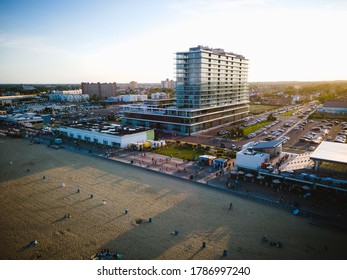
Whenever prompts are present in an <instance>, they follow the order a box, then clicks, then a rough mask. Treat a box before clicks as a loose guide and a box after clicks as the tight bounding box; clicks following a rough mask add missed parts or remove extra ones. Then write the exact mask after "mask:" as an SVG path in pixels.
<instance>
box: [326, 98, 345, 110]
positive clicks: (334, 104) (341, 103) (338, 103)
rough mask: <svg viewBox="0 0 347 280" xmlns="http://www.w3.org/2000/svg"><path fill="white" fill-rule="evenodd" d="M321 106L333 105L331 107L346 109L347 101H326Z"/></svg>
mask: <svg viewBox="0 0 347 280" xmlns="http://www.w3.org/2000/svg"><path fill="white" fill-rule="evenodd" d="M323 107H333V108H345V109H347V101H338V100H333V101H326V102H325V103H324V105H323Z"/></svg>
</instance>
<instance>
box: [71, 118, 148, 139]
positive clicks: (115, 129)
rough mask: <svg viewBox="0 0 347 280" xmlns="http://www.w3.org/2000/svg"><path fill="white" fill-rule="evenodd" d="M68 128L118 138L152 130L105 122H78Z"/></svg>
mask: <svg viewBox="0 0 347 280" xmlns="http://www.w3.org/2000/svg"><path fill="white" fill-rule="evenodd" d="M66 127H70V128H75V129H81V130H89V131H95V132H99V133H105V134H110V135H116V136H123V135H129V134H134V133H139V132H143V131H147V130H150V129H148V128H144V127H138V126H123V125H120V124H117V123H112V122H105V121H100V122H99V121H90V122H78V123H74V124H70V125H67V126H66Z"/></svg>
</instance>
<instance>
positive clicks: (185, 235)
mask: <svg viewBox="0 0 347 280" xmlns="http://www.w3.org/2000/svg"><path fill="white" fill-rule="evenodd" d="M27 169H30V171H29V172H28V170H27ZM0 170H1V173H0V201H1V207H0V240H1V242H0V252H1V259H23V260H24V259H68V260H78V259H90V258H91V256H92V255H93V254H95V253H96V252H97V251H98V250H101V249H103V248H108V249H110V250H111V251H114V252H120V253H122V254H123V255H124V257H123V258H124V259H346V257H347V253H346V252H347V242H346V233H345V232H342V231H337V230H333V229H329V228H321V227H317V226H314V225H311V224H309V221H310V220H309V219H308V218H305V217H298V216H294V215H292V214H291V213H288V212H287V211H285V210H281V209H278V208H273V207H271V206H267V205H263V204H260V203H257V202H253V201H249V200H245V199H241V198H239V197H235V196H233V195H232V194H229V193H226V192H223V191H218V190H214V189H209V188H208V187H202V186H200V185H197V184H194V183H191V182H187V181H182V180H178V179H175V178H171V177H169V176H166V175H163V174H155V173H153V172H149V171H146V170H142V169H139V168H136V167H133V166H128V165H125V164H121V163H117V162H114V161H111V160H107V159H102V158H97V157H95V156H88V155H82V154H79V153H75V152H71V151H68V150H64V149H60V150H56V149H53V148H49V147H47V146H46V145H42V144H31V143H30V142H29V141H28V140H24V139H11V138H8V139H6V140H3V141H1V142H0ZM43 176H45V177H46V178H45V179H42V178H43ZM62 183H64V184H65V186H64V187H61V185H62ZM78 188H79V189H80V193H77V189H78ZM91 194H93V196H94V197H93V198H90V195H91ZM103 200H106V204H103ZM230 202H232V203H233V209H232V210H229V204H230ZM125 209H128V214H124V211H125ZM68 213H69V214H71V216H72V217H71V218H70V219H63V216H64V215H65V214H68ZM149 218H152V223H149V222H148V219H149ZM139 220H142V223H140V224H138V223H137V222H136V221H138V222H139ZM175 229H178V230H179V234H178V235H173V234H172V232H173V231H174V230H175ZM264 235H266V236H267V237H268V238H269V240H273V241H280V242H282V243H283V247H282V248H276V247H274V246H270V245H269V244H268V243H264V242H262V237H263V236H264ZM35 239H36V240H38V245H37V246H35V247H34V248H26V245H27V244H28V243H29V242H30V241H32V240H35ZM204 241H205V242H206V245H207V246H206V248H204V249H202V248H201V245H202V242H204ZM223 250H227V251H228V255H227V256H226V257H223V256H222V255H223Z"/></svg>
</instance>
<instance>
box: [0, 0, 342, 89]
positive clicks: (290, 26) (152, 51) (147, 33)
mask: <svg viewBox="0 0 347 280" xmlns="http://www.w3.org/2000/svg"><path fill="white" fill-rule="evenodd" d="M346 26H347V1H341V0H335V1H334V0H312V1H310V0H306V1H305V0H302V1H295V0H294V1H293V0H292V1H289V0H288V1H287V0H277V1H276V0H190V1H189V0H169V1H159V0H147V1H138V0H128V1H120V0H119V1H118V0H113V1H111V0H99V1H97V0H95V1H92V0H83V1H80V0H70V1H65V0H59V1H58V0H57V1H53V0H44V1H43V0H0V83H80V82H82V81H86V82H96V81H100V82H113V81H114V82H120V83H121V82H129V81H132V80H135V81H138V82H160V81H161V80H164V79H166V78H169V79H174V71H175V68H174V53H175V52H177V51H186V50H188V49H189V47H193V46H197V45H204V46H209V47H215V48H224V49H225V50H226V51H231V52H235V53H239V54H242V55H244V56H246V57H247V58H248V59H249V60H250V69H249V81H283V80H302V81H304V80H338V79H347V67H346V65H347V54H346V50H347V38H346V35H345V33H346V31H345V29H346Z"/></svg>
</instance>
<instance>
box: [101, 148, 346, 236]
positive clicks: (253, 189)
mask: <svg viewBox="0 0 347 280" xmlns="http://www.w3.org/2000/svg"><path fill="white" fill-rule="evenodd" d="M98 156H102V157H105V155H101V154H99V155H98ZM108 159H110V160H115V161H118V162H122V163H125V164H132V165H134V166H136V167H138V168H145V169H147V170H150V171H152V172H160V173H163V174H166V175H169V176H174V177H176V178H178V179H185V180H189V181H191V182H195V183H197V184H200V185H202V186H205V187H212V188H215V189H218V190H222V191H226V192H229V193H232V194H233V195H237V196H240V197H243V198H247V199H251V200H254V201H258V202H261V203H265V204H268V205H271V206H274V207H278V208H282V209H285V210H287V211H290V212H292V211H293V210H294V209H297V208H299V209H300V212H301V214H303V215H305V216H309V217H311V218H314V219H318V218H319V219H324V220H326V219H328V220H329V221H330V222H334V223H338V224H340V226H342V227H344V228H345V229H347V223H346V221H344V220H343V219H341V218H342V217H343V215H342V212H341V211H340V210H346V209H336V207H334V205H329V204H328V203H325V204H324V203H322V204H318V202H317V201H315V200H313V199H310V198H303V197H302V196H301V195H299V194H297V193H292V192H289V191H284V190H281V191H278V189H277V188H272V187H266V186H265V185H264V184H259V183H254V182H251V181H250V180H249V179H247V180H244V179H242V180H240V184H239V185H236V184H235V181H234V180H233V179H231V178H230V177H229V174H223V175H217V174H218V173H219V172H220V171H219V170H216V169H214V168H213V167H210V166H208V167H204V168H203V169H202V170H201V167H200V166H199V165H198V164H196V163H195V162H191V161H190V162H189V161H183V160H181V159H177V158H171V157H167V156H163V155H158V154H154V153H150V152H138V151H135V152H134V151H122V152H119V153H118V155H116V156H112V157H108ZM228 183H229V184H228ZM228 185H229V186H228Z"/></svg>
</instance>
